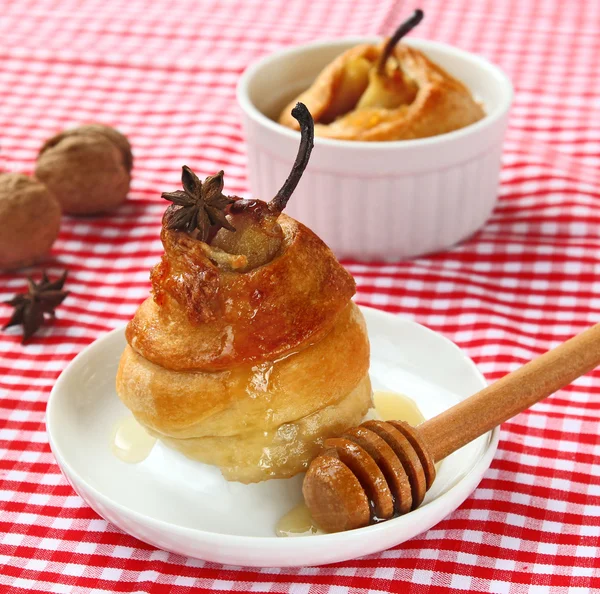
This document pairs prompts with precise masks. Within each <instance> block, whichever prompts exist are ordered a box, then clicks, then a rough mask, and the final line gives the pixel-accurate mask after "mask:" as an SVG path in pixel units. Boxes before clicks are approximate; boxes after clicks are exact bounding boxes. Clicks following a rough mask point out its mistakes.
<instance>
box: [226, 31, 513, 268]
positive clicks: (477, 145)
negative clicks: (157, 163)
mask: <svg viewBox="0 0 600 594" xmlns="http://www.w3.org/2000/svg"><path fill="white" fill-rule="evenodd" d="M378 41H380V40H379V39H377V38H350V39H348V38H346V39H340V40H334V41H319V42H315V43H310V44H307V45H302V46H297V47H293V48H290V49H287V50H283V51H280V52H277V53H275V54H272V55H270V56H267V57H265V58H263V59H261V60H259V61H258V62H256V63H254V64H252V65H251V66H250V67H249V68H248V69H247V70H246V71H245V72H244V74H243V75H242V77H241V78H240V81H239V83H238V87H237V99H238V103H239V104H240V107H241V110H242V121H243V127H244V132H245V136H246V143H247V147H248V168H249V178H250V189H251V191H252V194H253V196H255V197H256V198H261V199H263V200H268V199H270V198H271V197H272V196H274V195H275V194H276V192H277V190H278V189H279V188H280V186H281V185H282V183H283V182H284V180H285V179H286V177H287V175H288V173H289V171H290V167H291V165H292V163H293V160H294V158H295V156H296V152H297V150H298V142H299V134H298V132H295V131H293V130H290V129H288V128H285V127H284V126H281V125H279V124H278V123H276V122H275V121H274V120H273V119H271V118H273V117H276V116H277V115H278V113H279V110H280V109H282V108H283V107H284V106H285V105H286V104H287V102H288V101H290V100H292V99H293V98H294V97H295V96H296V95H297V94H298V93H299V92H300V91H302V90H304V89H306V88H308V86H310V84H311V82H312V81H313V80H314V79H315V77H316V76H317V74H318V73H319V72H320V71H321V69H322V68H323V67H324V66H325V65H326V64H328V63H329V62H330V61H331V60H332V59H333V58H334V57H335V56H337V55H339V54H340V53H342V52H343V51H345V50H346V49H348V48H350V47H352V46H355V45H357V44H359V43H374V42H378ZM408 43H409V44H410V45H412V46H414V47H416V48H418V49H419V50H421V51H423V52H424V53H425V54H427V56H429V57H430V58H431V59H432V60H433V61H434V62H436V63H437V64H439V65H440V66H442V67H443V68H445V69H446V70H447V71H448V72H449V73H450V74H452V75H454V76H455V77H457V78H458V79H459V80H461V81H462V82H463V83H465V84H466V85H467V86H468V87H469V88H470V89H471V91H472V93H473V94H474V96H475V97H476V98H477V99H479V100H481V101H482V102H483V105H484V108H485V111H486V116H485V118H483V119H482V120H480V121H479V122H477V123H475V124H473V125H471V126H467V127H466V128H463V129H461V130H457V131H455V132H451V133H449V134H443V135H440V136H434V137H431V138H423V139H417V140H402V141H394V142H352V141H341V140H332V139H326V138H315V148H314V151H313V154H312V157H311V161H310V164H309V166H308V168H307V170H306V172H305V173H304V176H303V178H302V180H301V181H300V184H299V185H298V188H297V189H296V192H295V194H294V196H293V197H292V199H291V200H290V202H289V205H288V207H287V209H286V212H287V213H288V214H289V215H291V216H293V217H294V218H296V219H298V220H299V221H301V222H303V223H304V224H305V225H307V226H308V227H310V228H311V229H312V230H313V231H314V232H315V233H317V234H318V235H319V236H320V237H321V238H322V239H323V240H324V241H325V242H326V243H327V244H328V245H329V246H330V247H331V249H332V250H333V251H334V252H335V253H336V255H337V256H338V257H339V258H356V259H359V260H384V261H394V260H400V259H403V258H408V257H412V256H417V255H419V254H425V253H428V252H434V251H438V250H442V249H444V248H447V247H449V246H451V245H453V244H455V243H457V242H458V241H461V240H462V239H465V238H466V237H468V236H469V235H471V234H472V233H473V232H475V231H476V230H477V229H479V228H480V227H481V226H482V225H483V224H484V223H485V221H486V220H487V219H488V217H489V216H490V214H491V212H492V210H493V209H494V206H495V204H496V201H497V196H498V181H499V172H500V157H501V153H502V141H503V137H504V132H505V130H506V124H507V119H508V111H509V108H510V104H511V101H512V95H513V90H512V85H511V82H510V80H509V79H508V78H507V77H506V75H505V74H504V73H503V72H502V71H501V70H500V69H499V68H497V67H496V66H494V65H492V64H490V63H489V62H488V61H486V60H484V59H483V58H480V57H478V56H476V55H474V54H470V53H468V52H465V51H461V50H458V49H456V48H453V47H451V46H448V45H445V44H441V43H434V42H431V41H423V40H413V39H411V40H409V41H408Z"/></svg>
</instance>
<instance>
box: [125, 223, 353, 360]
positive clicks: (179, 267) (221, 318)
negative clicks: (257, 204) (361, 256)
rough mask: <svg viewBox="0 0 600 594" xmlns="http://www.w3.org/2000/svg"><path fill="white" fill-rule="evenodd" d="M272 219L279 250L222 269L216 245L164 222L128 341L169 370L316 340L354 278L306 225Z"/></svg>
mask: <svg viewBox="0 0 600 594" xmlns="http://www.w3.org/2000/svg"><path fill="white" fill-rule="evenodd" d="M279 223H280V225H281V228H282V230H283V234H284V239H283V244H282V248H281V251H280V253H279V254H278V255H276V256H275V257H274V259H273V260H272V261H271V262H269V263H268V264H267V265H264V266H260V267H258V268H255V269H253V270H249V271H247V272H244V273H240V272H238V271H235V270H223V269H222V266H220V265H219V264H218V263H216V262H215V259H214V258H215V256H214V253H215V252H216V250H215V248H213V247H211V246H208V245H207V244H205V243H203V242H199V241H196V240H195V239H193V238H191V237H190V236H188V235H187V234H185V233H180V232H177V231H166V230H164V229H163V232H162V235H161V238H162V240H163V243H164V246H165V254H164V255H163V257H162V259H161V262H160V263H159V264H158V265H157V266H156V267H155V268H154V269H153V271H152V277H151V278H152V293H153V295H152V297H149V298H148V299H147V300H146V301H145V302H144V303H143V304H142V306H141V307H140V309H139V310H138V311H137V313H136V314H135V317H134V319H133V320H132V321H131V322H130V324H129V325H128V327H127V340H128V342H129V343H130V344H131V346H132V348H133V349H134V350H136V351H137V352H138V353H140V354H141V355H142V356H143V357H144V358H146V359H147V360H149V361H151V362H153V363H155V364H157V365H162V366H164V367H167V368H169V369H174V370H182V371H183V370H200V369H201V370H203V371H216V370H219V369H227V368H229V367H231V366H239V365H245V364H249V363H258V362H261V361H266V360H274V359H276V358H277V357H279V356H281V355H283V354H285V353H287V352H289V351H291V350H299V349H301V348H303V347H304V346H306V345H307V344H308V343H309V342H315V341H318V340H320V339H321V338H322V337H323V336H324V335H325V334H326V333H327V332H329V331H330V330H331V328H332V326H333V323H334V320H335V318H336V315H337V314H338V313H340V312H341V310H342V309H343V308H344V307H345V306H346V305H347V303H348V301H349V299H350V297H351V296H352V295H353V294H354V291H355V285H354V280H353V279H352V277H351V276H350V274H348V272H347V271H346V270H345V269H344V268H343V267H341V266H340V265H339V264H338V262H337V260H336V259H335V257H334V256H333V254H331V252H329V250H328V248H327V247H326V246H325V245H324V244H323V242H322V241H321V240H320V239H319V238H318V237H317V236H316V235H315V234H314V233H313V232H312V231H310V230H309V229H307V228H306V227H305V226H304V225H302V224H301V223H298V222H297V221H294V220H293V219H290V218H289V217H287V216H286V215H284V214H282V215H280V217H279ZM324 251H326V255H327V257H322V255H323V252H324ZM327 252H328V253H327ZM216 257H218V255H217V256H216Z"/></svg>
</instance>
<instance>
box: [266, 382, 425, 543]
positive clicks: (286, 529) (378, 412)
mask: <svg viewBox="0 0 600 594" xmlns="http://www.w3.org/2000/svg"><path fill="white" fill-rule="evenodd" d="M373 403H374V405H375V406H374V408H372V409H371V410H370V411H369V412H368V413H367V418H370V419H379V420H382V421H406V422H407V423H409V424H410V425H413V426H414V425H419V424H420V423H422V422H423V421H424V420H425V417H424V416H423V415H422V414H421V411H420V410H419V407H418V406H417V404H416V402H415V401H414V400H413V399H412V398H409V397H408V396H404V395H403V394H396V393H395V392H383V391H381V392H375V394H373ZM275 534H277V536H311V535H313V534H325V532H323V530H321V529H320V528H319V527H318V526H317V525H316V524H315V522H314V520H313V519H312V517H311V515H310V512H309V511H308V508H307V507H306V505H305V504H304V503H300V504H298V505H297V506H296V507H293V508H292V509H291V510H290V511H289V512H287V514H285V515H284V516H282V517H281V518H280V520H279V521H278V522H277V525H276V526H275Z"/></svg>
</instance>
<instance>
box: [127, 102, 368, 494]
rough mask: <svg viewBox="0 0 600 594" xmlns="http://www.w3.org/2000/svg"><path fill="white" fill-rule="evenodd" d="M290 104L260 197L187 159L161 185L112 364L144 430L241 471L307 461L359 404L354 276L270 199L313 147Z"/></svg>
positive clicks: (295, 175) (292, 469)
mask: <svg viewBox="0 0 600 594" xmlns="http://www.w3.org/2000/svg"><path fill="white" fill-rule="evenodd" d="M294 114H295V116H296V117H298V118H299V120H300V121H301V122H302V142H301V148H300V152H299V156H298V159H297V160H296V163H295V165H294V169H293V170H292V174H291V175H290V177H289V178H288V180H287V181H286V183H285V184H284V186H283V188H282V190H281V191H280V192H279V193H278V195H277V196H276V197H275V198H274V199H273V200H272V201H271V202H269V203H265V202H262V201H259V200H241V199H237V198H228V197H224V196H222V194H221V193H220V189H219V188H221V189H222V174H218V175H217V176H213V177H212V178H209V179H207V180H206V181H205V182H204V183H203V184H201V183H200V181H199V180H198V179H197V178H196V177H195V176H194V174H193V173H192V172H191V170H189V169H187V168H184V176H183V180H184V187H186V192H187V194H186V195H185V196H184V194H185V193H184V192H179V193H177V192H174V193H171V194H167V195H165V197H168V199H173V200H174V201H175V204H176V205H175V206H170V207H169V209H167V212H166V213H165V216H164V218H163V228H162V232H161V240H162V243H163V245H164V249H165V253H164V255H163V256H162V258H161V261H160V262H159V263H158V264H157V265H156V266H155V267H154V269H153V270H152V273H151V281H152V294H151V296H150V297H149V298H148V299H146V300H145V301H144V302H143V303H142V305H141V306H140V307H139V309H138V311H137V312H136V314H135V316H134V318H133V319H132V320H131V322H130V323H129V325H128V327H127V332H126V336H127V342H128V346H127V347H126V348H125V351H124V353H123V355H122V358H121V362H120V366H119V371H118V375H117V392H118V394H119V396H120V398H121V400H122V401H123V402H124V403H125V405H126V406H127V407H128V408H129V409H130V410H131V411H132V412H133V414H134V415H135V417H136V419H137V420H138V421H139V422H140V423H141V424H142V425H144V426H145V427H146V428H147V429H148V431H150V432H151V433H152V434H154V435H156V436H157V437H158V438H160V439H161V440H162V441H163V442H164V443H165V444H167V445H168V446H170V447H172V448H174V449H177V450H179V451H181V452H182V453H184V454H185V455H186V456H188V457H190V458H193V459H195V460H198V461H201V462H205V463H208V464H213V465H216V466H219V467H220V468H221V470H222V472H223V474H224V476H225V478H227V479H229V480H237V481H241V482H245V483H248V482H256V481H261V480H265V479H270V478H283V477H289V476H293V475H294V474H297V473H298V472H301V471H303V470H305V469H306V467H307V465H308V463H309V462H310V460H311V459H312V458H313V457H314V456H315V454H316V453H317V452H318V450H319V447H320V445H321V444H322V442H323V440H324V439H326V438H328V437H331V436H334V435H339V434H340V433H341V432H343V431H344V430H345V429H347V428H348V427H351V426H353V425H355V424H357V423H359V422H360V420H361V419H362V417H363V416H364V414H365V412H366V411H367V409H368V408H369V407H370V406H371V386H370V382H369V376H368V367H369V344H368V338H367V333H366V329H365V323H364V320H363V317H362V314H361V312H360V310H359V309H358V308H357V306H356V305H354V303H353V302H352V301H351V297H352V295H353V294H354V292H355V284H354V281H353V279H352V277H351V276H350V274H349V273H348V272H347V271H346V270H345V269H344V268H343V267H342V266H341V265H340V264H339V263H338V262H337V260H336V259H335V256H334V255H333V253H332V252H331V251H330V250H329V248H328V247H327V246H326V245H325V244H324V243H323V242H322V241H321V240H320V239H319V238H318V237H317V236H316V235H315V234H314V233H313V232H312V231H310V230H309V229H308V228H306V227H305V226H304V225H302V224H301V223H299V222H298V221H296V220H294V219H292V218H290V217H288V216H286V215H285V214H283V213H282V210H283V208H285V204H286V203H287V200H288V199H289V197H290V195H291V193H292V192H293V190H294V188H295V186H296V184H297V182H298V180H299V177H300V175H301V174H302V171H303V169H304V167H305V166H306V163H307V162H308V156H309V154H310V150H311V148H312V119H311V118H310V113H309V112H308V111H307V110H306V108H305V107H304V106H302V105H299V106H297V107H296V108H295V109H294ZM219 176H220V181H219V179H217V178H218V177H219ZM215 180H217V181H215ZM202 188H204V191H205V194H206V195H205V199H206V204H209V203H210V204H211V205H212V206H210V205H209V207H207V208H205V210H204V211H202V212H206V213H208V214H207V216H208V218H207V219H206V220H208V221H209V223H208V226H206V225H204V226H203V225H198V227H197V228H195V229H194V230H193V231H192V232H190V229H191V228H192V227H191V226H190V224H189V221H190V220H192V219H190V216H191V215H190V216H187V215H189V213H192V215H193V217H196V219H193V220H199V219H201V218H202V216H203V214H202V213H200V214H197V212H196V211H194V210H193V209H194V208H195V206H193V204H192V201H191V199H190V198H189V197H190V196H191V195H192V194H193V192H198V195H199V193H201V192H202V191H203V190H202ZM186 201H187V202H186ZM188 203H189V204H188ZM185 204H188V206H185ZM215 205H216V206H215ZM221 207H222V210H219V208H221ZM186 208H187V209H188V210H187V211H186V210H185V209H186ZM211 209H212V210H211ZM215 209H216V210H215ZM186 213H187V214H186ZM225 215H226V217H225ZM193 217H192V218H193ZM178 225H183V226H184V227H185V228H184V229H181V228H177V226H178Z"/></svg>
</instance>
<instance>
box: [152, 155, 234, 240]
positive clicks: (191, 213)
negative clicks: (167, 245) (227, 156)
mask: <svg viewBox="0 0 600 594" xmlns="http://www.w3.org/2000/svg"><path fill="white" fill-rule="evenodd" d="M181 183H182V185H183V191H182V190H177V191H176V192H163V194H162V197H163V198H164V199H165V200H170V201H171V202H172V203H173V204H172V205H171V206H169V208H168V209H167V212H166V213H165V222H166V228H167V229H178V230H180V231H187V232H188V233H193V232H194V230H195V229H198V239H199V240H200V241H206V242H208V240H209V239H212V237H214V236H215V235H216V233H217V231H218V230H219V229H221V227H224V228H225V229H227V230H228V231H235V227H233V226H232V224H231V223H230V222H229V221H228V220H227V217H226V216H225V214H226V212H227V209H228V207H229V205H230V204H232V203H233V202H235V200H234V199H233V198H229V197H227V196H224V195H223V171H219V173H217V174H216V175H211V176H209V177H207V178H206V179H205V180H204V183H202V182H201V181H200V180H199V179H198V177H197V176H196V174H195V173H194V172H193V171H192V170H191V169H190V168H189V167H187V166H186V165H184V166H183V171H182V173H181Z"/></svg>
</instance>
